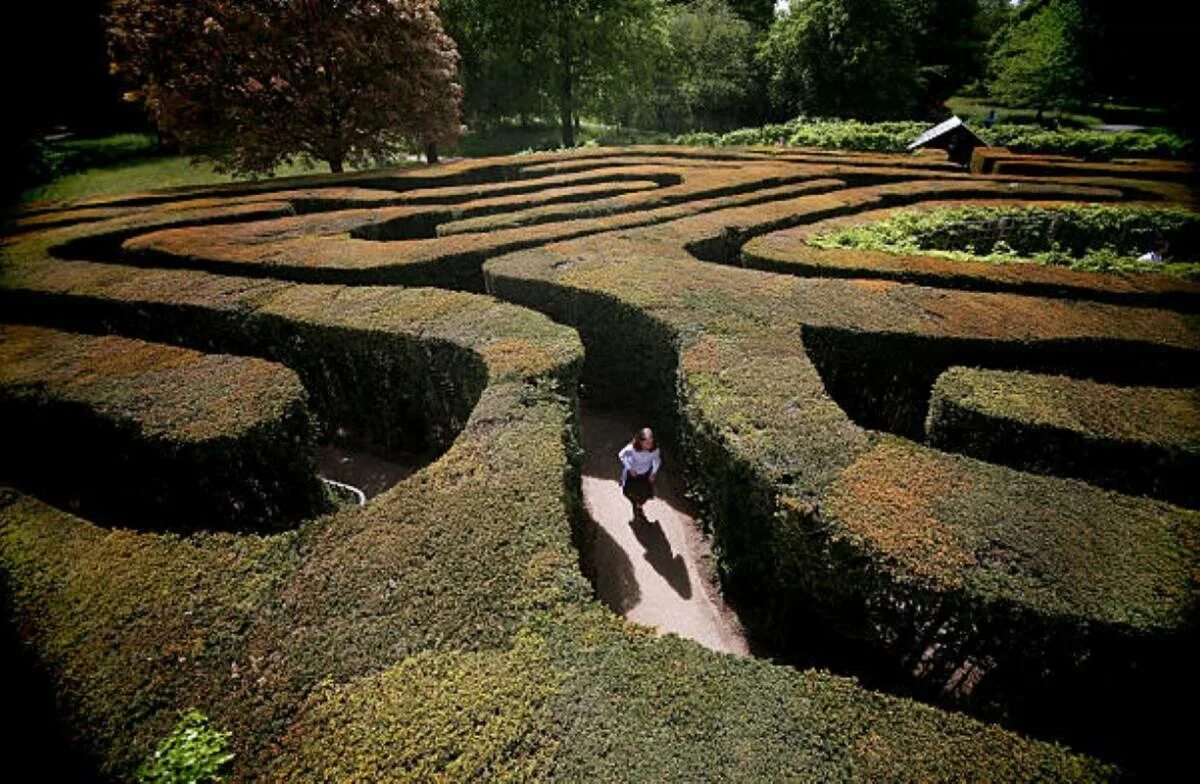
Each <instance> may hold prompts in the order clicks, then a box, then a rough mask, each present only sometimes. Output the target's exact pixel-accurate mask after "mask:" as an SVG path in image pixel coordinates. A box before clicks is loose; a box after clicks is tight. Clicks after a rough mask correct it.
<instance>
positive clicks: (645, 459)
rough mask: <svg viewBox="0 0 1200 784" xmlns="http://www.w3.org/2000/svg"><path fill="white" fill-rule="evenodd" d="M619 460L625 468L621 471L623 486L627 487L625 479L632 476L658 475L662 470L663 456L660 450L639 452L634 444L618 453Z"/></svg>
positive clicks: (627, 445)
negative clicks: (659, 470)
mask: <svg viewBox="0 0 1200 784" xmlns="http://www.w3.org/2000/svg"><path fill="white" fill-rule="evenodd" d="M617 458H618V459H620V461H621V465H622V466H624V468H623V469H622V470H621V486H622V487H624V486H625V479H626V477H628V476H629V475H630V474H633V475H635V476H641V475H642V474H645V473H649V474H650V475H651V476H654V475H655V474H657V473H658V469H660V468H662V455H661V454H659V451H658V449H654V450H653V451H651V452H647V451H645V450H637V449H634V448H633V444H626V445H625V448H624V449H622V450H621V451H620V452H618V453H617Z"/></svg>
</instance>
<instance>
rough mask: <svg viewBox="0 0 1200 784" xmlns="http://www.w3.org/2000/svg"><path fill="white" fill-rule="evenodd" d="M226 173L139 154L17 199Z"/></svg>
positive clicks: (106, 192) (218, 179) (205, 180)
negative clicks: (139, 155) (134, 157)
mask: <svg viewBox="0 0 1200 784" xmlns="http://www.w3.org/2000/svg"><path fill="white" fill-rule="evenodd" d="M319 171H324V169H306V168H304V167H303V166H289V167H284V168H282V169H280V170H278V171H277V172H276V175H277V176H280V177H285V176H288V175H295V174H312V173H315V172H319ZM233 181H234V178H233V177H231V176H229V175H228V174H218V173H217V172H215V171H213V168H212V166H211V165H210V164H199V165H193V164H192V162H191V158H189V157H188V156H185V155H170V156H163V157H158V158H140V159H135V160H132V161H126V162H122V163H117V164H113V165H110V166H102V167H96V168H92V169H84V170H83V171H81V172H76V173H75V174H68V175H66V176H64V177H59V178H58V179H56V180H54V181H52V182H49V183H46V184H45V185H39V186H38V187H36V188H30V189H29V190H27V191H25V192H24V193H22V194H21V201H24V202H31V201H57V200H59V199H80V198H85V197H88V196H110V195H113V194H118V193H132V192H134V191H147V190H155V189H158V188H175V187H179V186H183V185H209V184H213V183H222V182H233Z"/></svg>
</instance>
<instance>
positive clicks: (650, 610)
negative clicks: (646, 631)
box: [581, 408, 749, 656]
mask: <svg viewBox="0 0 1200 784" xmlns="http://www.w3.org/2000/svg"><path fill="white" fill-rule="evenodd" d="M581 424H582V431H583V433H582V436H583V448H584V451H585V453H586V458H585V461H584V466H583V499H584V503H585V505H586V507H587V511H588V515H589V517H590V518H591V522H592V524H593V526H594V527H593V529H592V531H590V532H589V533H590V534H591V552H590V555H591V562H592V565H593V567H594V569H595V572H596V578H595V582H596V591H597V593H598V594H599V596H600V599H601V600H602V601H604V603H605V604H607V605H608V606H609V607H611V608H612V609H613V610H614V611H615V612H617V613H620V614H621V615H623V616H625V617H626V618H628V619H629V620H631V621H634V622H636V623H640V624H643V625H645V626H652V627H654V628H656V629H658V630H659V632H661V633H664V634H677V635H679V636H680V637H686V638H689V639H692V640H695V641H696V642H699V643H700V644H701V645H704V646H705V647H707V648H711V649H712V650H715V651H722V652H725V653H733V654H736V655H739V656H745V655H748V654H749V645H748V644H747V642H746V637H745V634H744V632H743V631H742V627H741V624H740V623H739V622H738V619H737V617H736V616H735V615H734V613H733V611H732V610H731V609H730V608H729V607H728V606H727V605H726V604H725V603H724V602H723V601H722V599H721V597H720V594H719V593H718V592H717V590H716V586H715V585H714V582H713V578H712V576H711V568H710V563H711V553H710V551H709V548H708V544H707V542H706V541H705V540H704V537H703V535H702V534H701V532H700V529H699V526H698V525H697V524H696V521H695V520H694V519H693V518H692V516H691V514H689V513H688V511H687V507H686V505H685V504H684V503H683V500H682V499H683V494H682V492H681V491H680V490H681V489H680V487H679V484H678V481H677V480H678V477H677V475H676V474H674V473H673V471H672V469H673V466H672V463H671V456H670V455H669V454H664V466H663V471H662V473H661V474H660V476H659V480H658V483H657V488H656V489H657V491H658V497H657V498H654V499H652V500H651V501H650V502H649V503H647V504H646V517H647V520H646V521H643V522H633V521H632V514H631V510H630V506H629V502H628V501H626V500H625V497H624V496H623V495H622V494H621V487H620V484H619V478H620V464H619V463H618V462H617V452H618V450H620V448H621V447H622V446H623V445H624V444H625V443H626V442H627V441H628V440H629V436H630V434H632V433H633V431H634V430H636V429H637V428H638V427H639V426H641V423H639V422H635V421H632V418H631V417H629V416H626V415H623V414H620V413H613V412H604V413H600V412H596V411H591V410H588V409H586V408H585V409H584V410H583V412H582V420H581Z"/></svg>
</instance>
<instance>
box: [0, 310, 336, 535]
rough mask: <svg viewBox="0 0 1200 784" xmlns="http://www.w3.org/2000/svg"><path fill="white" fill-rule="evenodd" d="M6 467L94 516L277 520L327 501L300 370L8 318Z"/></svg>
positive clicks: (4, 349)
mask: <svg viewBox="0 0 1200 784" xmlns="http://www.w3.org/2000/svg"><path fill="white" fill-rule="evenodd" d="M0 420H2V421H3V423H4V424H3V427H4V430H5V432H6V434H7V437H6V439H5V442H6V447H7V449H6V450H5V452H4V454H2V455H0V476H3V477H6V478H8V479H9V480H18V481H20V482H21V483H22V484H23V485H26V486H33V487H36V488H38V489H39V490H40V492H42V493H43V494H48V495H50V496H51V497H54V498H55V499H56V500H57V501H58V502H59V503H62V504H70V505H71V506H72V507H74V508H80V509H82V510H84V512H85V513H86V514H88V515H90V516H93V517H96V518H99V519H108V520H117V521H120V522H121V523H124V524H129V523H137V524H139V525H143V526H155V525H161V524H164V523H166V524H168V525H169V526H171V527H172V528H175V527H178V526H182V527H185V528H197V527H199V528H204V527H210V526H225V525H232V526H234V527H236V528H241V529H261V528H279V527H281V526H285V525H288V524H291V523H294V522H296V521H297V520H299V519H301V518H304V517H309V516H312V515H313V514H316V513H318V512H321V511H324V510H325V509H326V508H327V507H328V502H327V500H326V499H325V496H324V492H323V490H322V487H321V484H320V482H318V480H317V478H316V477H315V475H314V469H315V465H314V461H313V456H312V446H313V429H314V428H313V423H312V422H311V420H310V418H309V414H308V409H307V406H306V396H305V393H304V388H303V387H302V386H301V385H300V379H298V378H297V377H296V375H295V374H294V373H292V372H290V371H288V370H287V369H285V368H282V367H280V366H278V365H274V364H271V363H269V362H264V361H262V360H255V359H247V358H245V357H232V356H227V355H224V356H223V355H205V354H200V353H197V352H194V351H188V350H185V349H179V348H174V347H170V346H163V345H159V344H153V343H143V342H141V341H135V340H126V339H123V338H116V337H90V336H83V335H72V334H68V333H65V332H57V331H54V330H47V329H38V328H34V327H0Z"/></svg>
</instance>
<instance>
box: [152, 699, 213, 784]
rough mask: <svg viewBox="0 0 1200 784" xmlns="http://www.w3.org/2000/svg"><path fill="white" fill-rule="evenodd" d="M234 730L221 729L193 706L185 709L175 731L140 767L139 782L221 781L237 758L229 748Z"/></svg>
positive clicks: (194, 783)
mask: <svg viewBox="0 0 1200 784" xmlns="http://www.w3.org/2000/svg"><path fill="white" fill-rule="evenodd" d="M231 734H232V733H229V732H221V731H219V730H217V729H214V728H213V727H212V726H210V725H209V723H208V717H207V716H205V715H204V714H203V713H201V712H200V711H198V710H196V709H195V708H192V709H191V710H188V711H185V712H184V713H183V714H182V715H180V717H179V721H178V722H177V723H176V724H175V729H173V730H171V734H170V735H168V736H167V737H165V738H163V739H162V741H160V742H159V744H158V748H156V749H155V750H154V754H153V755H152V756H151V757H150V758H149V759H147V760H146V762H145V763H143V765H142V766H141V767H140V768H139V769H138V772H137V780H138V782H139V784H207V783H208V782H213V784H219V782H223V781H225V777H224V776H222V775H221V771H222V769H223V768H224V767H225V766H226V765H228V764H229V762H230V761H231V760H232V759H233V756H234V755H233V752H230V751H228V747H229V738H230V736H231Z"/></svg>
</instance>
